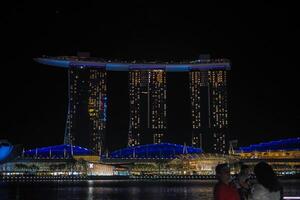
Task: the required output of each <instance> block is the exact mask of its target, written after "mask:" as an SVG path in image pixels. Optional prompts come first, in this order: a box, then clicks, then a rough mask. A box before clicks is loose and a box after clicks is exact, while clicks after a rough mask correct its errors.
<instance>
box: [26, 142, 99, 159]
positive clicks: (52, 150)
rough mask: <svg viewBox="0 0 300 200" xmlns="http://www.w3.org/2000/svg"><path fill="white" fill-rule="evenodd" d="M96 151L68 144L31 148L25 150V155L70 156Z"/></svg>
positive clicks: (90, 153)
mask: <svg viewBox="0 0 300 200" xmlns="http://www.w3.org/2000/svg"><path fill="white" fill-rule="evenodd" d="M94 154H95V153H94V152H93V151H92V150H90V149H87V148H83V147H79V146H71V145H67V144H62V145H56V146H49V147H42V148H36V149H30V150H27V151H25V152H24V156H38V157H50V155H51V157H56V158H63V157H70V156H71V155H94Z"/></svg>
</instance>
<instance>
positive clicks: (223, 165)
mask: <svg viewBox="0 0 300 200" xmlns="http://www.w3.org/2000/svg"><path fill="white" fill-rule="evenodd" d="M228 168H229V167H228V164H227V163H223V164H218V165H217V166H216V174H219V173H221V171H222V170H223V169H228Z"/></svg>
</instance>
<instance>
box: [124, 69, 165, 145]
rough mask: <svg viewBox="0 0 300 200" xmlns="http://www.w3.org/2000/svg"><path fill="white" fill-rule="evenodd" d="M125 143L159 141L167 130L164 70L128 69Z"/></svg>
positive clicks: (138, 143) (137, 143)
mask: <svg viewBox="0 0 300 200" xmlns="http://www.w3.org/2000/svg"><path fill="white" fill-rule="evenodd" d="M129 102H130V103H129V104H130V105H129V107H130V111H129V112H130V113H129V132H128V146H136V145H141V144H150V143H153V144H157V143H161V142H162V140H163V137H164V135H165V132H166V126H167V125H166V123H167V121H166V109H167V108H166V72H165V71H164V70H131V71H129Z"/></svg>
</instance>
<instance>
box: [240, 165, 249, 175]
mask: <svg viewBox="0 0 300 200" xmlns="http://www.w3.org/2000/svg"><path fill="white" fill-rule="evenodd" d="M240 173H241V174H243V175H249V174H250V167H249V166H248V165H245V164H242V165H241V172H240Z"/></svg>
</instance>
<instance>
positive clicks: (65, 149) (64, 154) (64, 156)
mask: <svg viewBox="0 0 300 200" xmlns="http://www.w3.org/2000/svg"><path fill="white" fill-rule="evenodd" d="M64 158H66V148H64Z"/></svg>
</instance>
